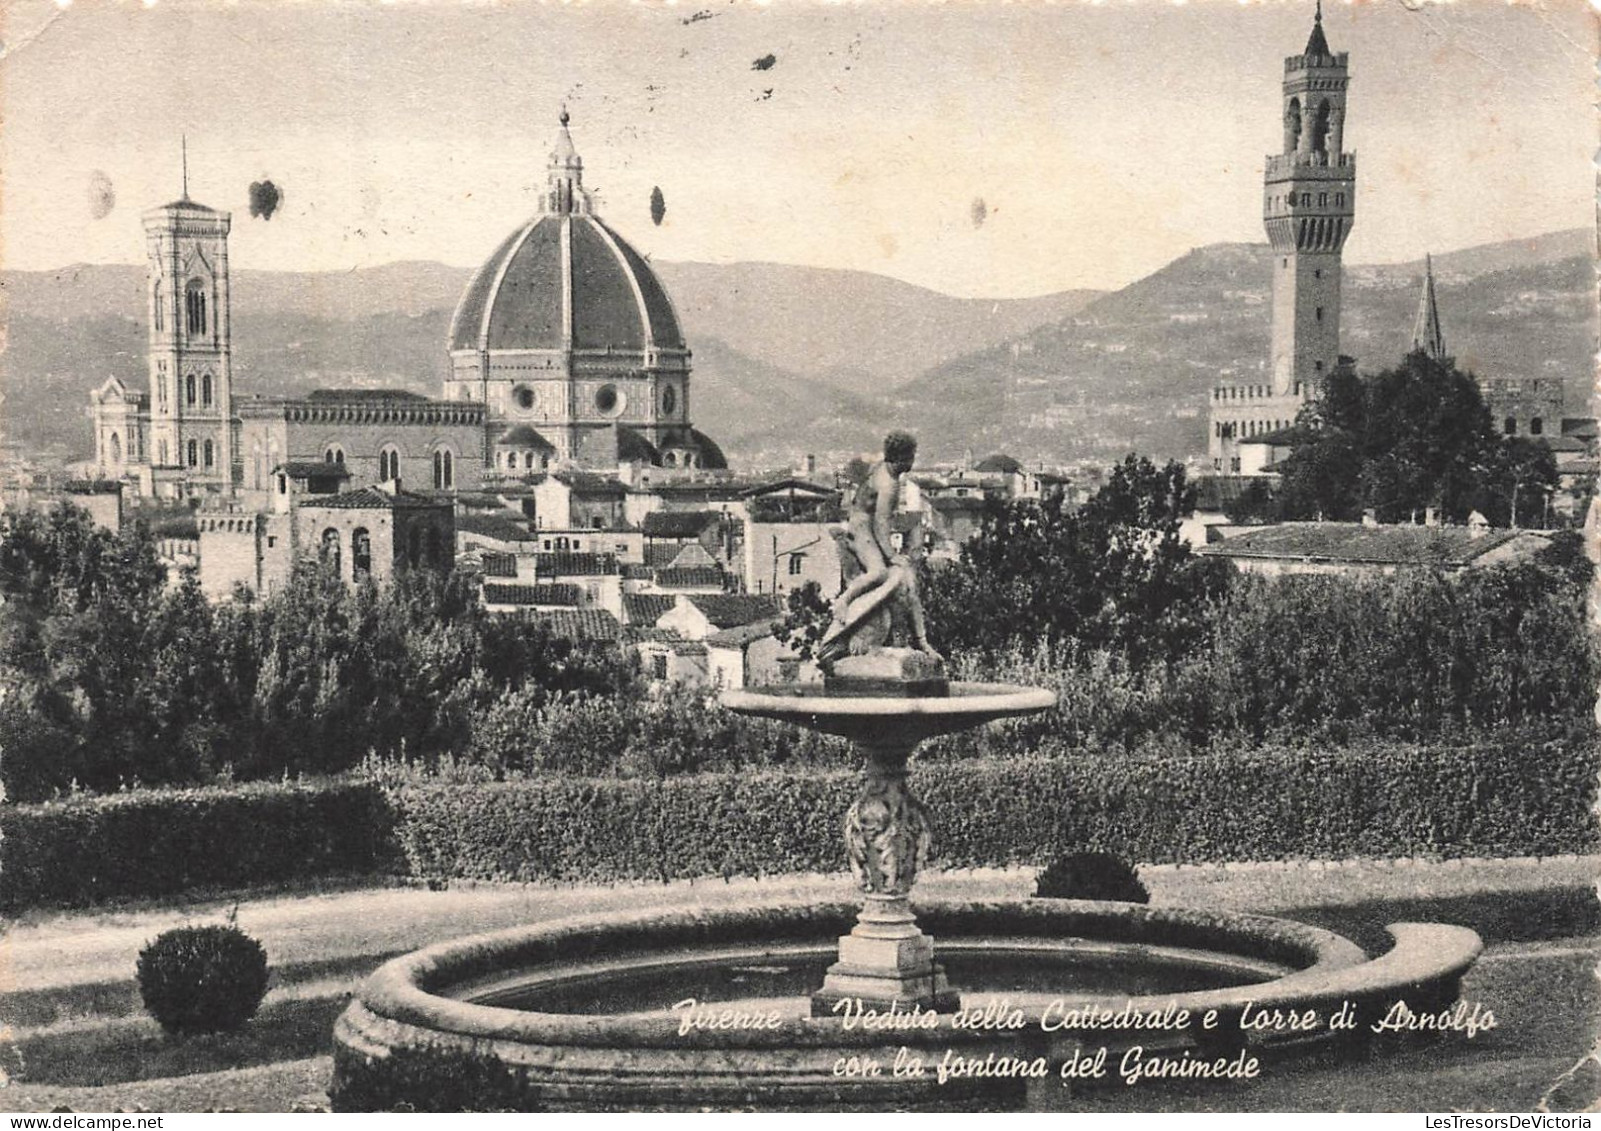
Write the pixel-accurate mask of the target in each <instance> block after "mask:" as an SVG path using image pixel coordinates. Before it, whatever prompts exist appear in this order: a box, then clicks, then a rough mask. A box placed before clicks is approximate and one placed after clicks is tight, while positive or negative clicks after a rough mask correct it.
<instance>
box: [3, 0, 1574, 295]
mask: <svg viewBox="0 0 1601 1131" xmlns="http://www.w3.org/2000/svg"><path fill="white" fill-rule="evenodd" d="M1413 7H1414V8H1417V10H1409V9H1408V8H1407V7H1404V6H1403V5H1402V4H1401V3H1400V2H1399V0H1395V2H1374V3H1369V4H1363V5H1360V6H1350V5H1347V4H1344V3H1332V4H1331V5H1330V7H1329V10H1328V12H1327V13H1326V15H1325V27H1326V29H1327V34H1328V38H1329V41H1330V43H1331V45H1332V46H1333V48H1334V50H1336V51H1349V52H1350V55H1351V73H1352V81H1351V91H1350V101H1349V111H1348V116H1347V125H1346V135H1345V136H1346V145H1347V148H1351V149H1354V150H1356V152H1357V153H1358V155H1359V169H1360V175H1359V179H1358V186H1357V216H1356V225H1355V229H1354V232H1353V235H1352V237H1351V240H1350V242H1349V244H1348V245H1347V259H1348V261H1352V262H1385V261H1394V260H1403V259H1410V258H1413V257H1416V256H1421V255H1422V254H1423V252H1424V251H1426V250H1433V251H1446V250H1450V249H1453V248H1458V247H1463V246H1468V245H1471V244H1475V243H1482V242H1487V241H1491V240H1497V239H1506V238H1512V237H1517V236H1526V235H1533V234H1536V233H1539V232H1545V231H1552V230H1556V229H1561V228H1574V227H1583V226H1586V225H1589V224H1591V223H1593V217H1594V193H1595V176H1594V170H1593V167H1592V157H1591V155H1592V154H1593V153H1594V151H1595V149H1596V147H1597V129H1596V117H1595V114H1594V112H1593V109H1592V103H1593V97H1594V91H1595V67H1594V58H1595V55H1596V38H1597V28H1596V17H1595V16H1594V14H1593V13H1592V12H1591V10H1590V9H1589V8H1588V7H1587V6H1586V5H1585V4H1584V3H1583V0H1550V2H1549V3H1547V4H1545V5H1544V6H1542V7H1533V6H1509V5H1507V4H1505V3H1501V2H1499V0H1497V2H1494V3H1491V2H1483V0H1464V2H1460V3H1455V4H1451V5H1444V6H1434V5H1423V6H1421V7H1419V6H1418V5H1417V4H1416V3H1414V4H1413ZM4 8H5V21H4V28H5V39H6V55H5V57H4V59H3V60H0V107H3V110H4V125H3V132H0V169H3V171H4V182H3V191H4V198H3V212H0V237H3V240H4V243H3V254H4V261H5V265H6V266H8V267H15V268H23V269H41V268H51V267H58V266H62V265H66V264H70V263H75V262H96V263H99V262H124V263H138V262H142V256H143V248H142V235H141V229H140V225H139V212H140V211H141V210H142V209H144V208H147V207H150V206H152V205H155V204H160V203H163V202H165V201H167V200H170V199H172V198H174V197H175V196H177V195H178V190H179V156H178V153H179V137H180V135H181V134H183V133H185V132H187V134H188V137H189V169H190V179H189V187H190V194H191V196H193V197H194V198H195V199H197V200H200V201H202V202H204V203H207V204H211V205H212V206H214V207H218V208H226V209H230V210H232V211H233V212H234V232H235V235H234V239H233V244H232V258H233V263H234V266H235V267H236V268H269V269H302V270H322V269H348V268H350V267H354V266H367V265H372V264H378V263H384V262H388V261H392V260H397V259H437V260H442V261H444V262H447V263H451V264H457V265H463V266H471V265H475V264H477V263H478V262H479V261H481V260H482V259H483V258H484V257H485V256H486V255H487V254H488V253H489V252H490V251H491V250H492V249H493V247H494V245H495V244H496V243H497V242H498V241H499V240H500V239H501V238H502V237H503V236H504V235H505V233H506V232H507V231H509V230H510V229H511V228H512V227H514V226H515V225H516V224H517V223H518V222H519V221H520V220H521V219H522V218H524V217H526V216H527V215H529V214H530V213H531V212H533V211H534V209H535V196H536V193H537V191H538V187H539V186H540V185H541V184H542V183H543V180H544V166H545V160H546V155H547V153H548V152H549V149H550V143H551V140H552V137H553V135H554V132H555V126H556V116H557V113H558V110H559V107H560V105H561V103H562V102H563V101H565V102H566V103H567V105H568V107H569V109H570V111H571V114H572V129H573V138H574V140H575V142H576V143H577V146H578V149H579V152H580V153H581V154H582V156H583V158H584V163H585V171H586V180H587V182H588V183H589V184H590V185H591V186H592V187H595V188H598V189H599V190H600V193H601V205H602V215H604V216H605V217H606V218H607V219H608V220H609V221H611V222H612V224H613V225H614V226H615V227H617V228H618V229H619V230H620V231H621V232H622V233H623V234H624V235H625V236H627V237H628V238H629V239H630V240H631V241H632V242H634V243H635V244H636V245H637V246H639V247H640V249H641V250H643V251H645V252H646V253H648V254H651V255H653V256H655V257H657V258H661V259H674V260H702V261H733V260H770V261H777V262H785V263H802V264H813V265H820V266H833V267H851V268H860V269H864V270H870V271H876V272H880V273H882V274H887V275H893V276H896V277H898V278H901V279H906V280H908V281H911V282H914V283H920V284H923V285H925V286H929V287H933V288H935V289H937V290H941V291H945V292H947V293H951V294H960V295H984V296H1011V295H1027V294H1039V293H1044V292H1048V291H1054V290H1060V289H1063V288H1069V287H1104V288H1110V287H1117V286H1121V285H1123V284H1125V283H1128V282H1130V281H1132V280H1133V279H1135V278H1138V277H1140V276H1141V275H1144V274H1146V273H1148V272H1150V271H1152V270H1155V269H1156V268H1158V267H1160V266H1161V265H1162V264H1164V263H1166V262H1167V261H1169V260H1170V259H1172V258H1174V257H1175V256H1177V255H1181V254H1183V253H1184V252H1186V251H1187V250H1188V249H1190V248H1191V247H1194V246H1199V245H1202V244H1207V243H1213V242H1218V241H1226V240H1245V241H1253V242H1260V241H1262V240H1263V239H1264V238H1265V237H1264V236H1263V234H1262V225H1261V215H1260V206H1261V202H1260V197H1261V178H1262V159H1263V155H1264V154H1265V153H1267V152H1269V151H1270V150H1276V149H1277V148H1278V144H1279V139H1280V124H1279V123H1280V111H1279V98H1280V94H1279V89H1280V82H1281V80H1282V75H1283V70H1282V68H1283V63H1282V59H1283V57H1284V56H1285V55H1289V54H1294V53H1298V52H1299V51H1300V50H1301V48H1302V46H1303V45H1304V44H1305V42H1306V37H1307V33H1308V31H1309V30H1310V28H1311V22H1312V5H1311V3H1310V2H1309V0H1308V2H1304V3H1303V2H1300V0H1297V2H1296V3H1270V4H1254V5H1242V4H1240V3H1237V2H1234V0H1227V2H1224V0H1209V2H1200V3H1191V4H1188V5H1183V6H1177V5H1171V4H1157V3H1150V2H1143V3H1126V2H1122V3H1106V4H1088V3H1072V2H1069V3H1061V4H1055V5H1050V6H1046V5H1044V4H1037V3H1023V4H1012V5H1007V6H1000V5H996V4H947V5H942V6H939V7H934V6H930V5H925V4H920V3H912V2H897V3H889V2H884V3H872V2H868V3H861V4H853V5H826V6H825V5H822V4H819V3H813V2H803V0H774V2H773V3H771V4H770V5H765V6H758V5H754V4H748V3H739V4H729V3H728V2H727V0H699V2H697V0H687V2H684V3H678V4H673V5H655V4H630V5H624V4H622V3H609V2H596V3H589V4H586V5H570V6H564V5H560V4H557V3H533V2H523V3H517V2H506V3H501V4H484V3H476V4H470V5H469V4H453V3H445V2H435V3H429V4H407V3H400V4H389V5H384V6H378V5H376V4H364V3H357V2H345V3H340V4H334V3H299V4H285V3H276V4H268V3H259V2H257V3H253V2H250V0H241V2H238V3H235V4H232V5H230V6H226V7H225V6H222V5H220V4H198V3H185V2H174V0H156V2H155V3H154V4H152V5H150V6H148V7H146V6H141V5H140V4H138V3H128V2H123V3H115V4H111V3H101V2H93V0H77V2H76V3H72V4H70V5H69V6H67V7H65V8H61V7H58V5H57V4H55V3H49V2H45V3H39V2H37V0H6V2H5V4H4ZM698 12H704V13H705V14H706V15H707V16H708V17H709V18H699V19H697V18H693V17H695V16H696V14H697V13H698ZM768 55H771V56H772V57H773V62H772V64H771V66H770V67H768V68H767V69H765V70H761V69H755V67H754V64H755V62H756V61H757V60H758V59H762V58H764V57H765V56H768ZM97 174H103V178H101V177H97ZM264 177H270V178H271V179H272V180H273V181H274V182H275V183H277V184H279V185H281V186H283V188H284V190H285V192H286V203H285V206H284V208H283V209H282V211H280V212H279V213H278V214H277V215H276V216H274V217H273V218H272V220H271V221H270V222H269V221H263V220H259V219H251V218H250V217H249V215H248V211H247V207H246V206H247V187H248V185H249V184H250V182H251V181H253V180H259V179H261V178H264ZM105 181H109V183H110V186H111V188H112V190H113V191H114V194H115V200H116V203H115V207H114V208H113V209H112V210H111V211H110V212H109V214H106V215H104V216H99V217H97V216H96V214H95V213H96V212H97V211H99V210H100V209H96V208H94V207H93V205H92V201H91V197H92V195H93V194H92V193H91V185H92V184H94V183H101V184H104V182H105ZM657 185H659V186H660V187H661V189H662V192H663V194H664V196H665V198H666V203H667V215H666V221H665V223H663V224H662V225H661V226H660V227H655V226H653V225H652V223H651V220H650V213H649V197H650V191H651V188H652V187H653V186H657ZM978 200H982V201H983V202H984V213H985V216H984V219H983V222H982V224H975V213H976V211H977V210H976V209H975V203H974V202H975V201H978Z"/></svg>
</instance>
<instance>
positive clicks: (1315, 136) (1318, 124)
mask: <svg viewBox="0 0 1601 1131" xmlns="http://www.w3.org/2000/svg"><path fill="white" fill-rule="evenodd" d="M1328 140H1329V100H1328V99H1327V98H1325V99H1324V100H1323V101H1322V102H1319V103H1318V104H1317V113H1316V114H1315V115H1314V116H1313V118H1312V137H1311V142H1312V152H1313V153H1327V152H1328V151H1329V147H1328Z"/></svg>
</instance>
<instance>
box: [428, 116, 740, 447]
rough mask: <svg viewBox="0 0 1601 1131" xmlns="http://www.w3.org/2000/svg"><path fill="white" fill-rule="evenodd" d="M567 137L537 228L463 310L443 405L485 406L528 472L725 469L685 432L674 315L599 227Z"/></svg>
mask: <svg viewBox="0 0 1601 1131" xmlns="http://www.w3.org/2000/svg"><path fill="white" fill-rule="evenodd" d="M567 124H568V118H567V113H566V111H563V112H562V115H561V129H560V132H559V133H558V134H557V137H556V145H555V147H554V148H553V149H552V150H551V154H550V163H549V168H548V172H547V181H546V188H545V193H544V195H543V197H542V199H541V209H540V212H539V214H538V215H536V216H534V217H533V218H532V219H530V220H528V221H527V222H526V223H524V224H522V225H521V226H519V227H518V228H517V229H516V230H515V231H513V232H512V233H511V234H510V235H509V236H507V237H506V238H505V240H503V241H502V242H501V244H500V246H499V247H497V248H496V249H495V251H494V253H493V254H491V255H490V257H489V258H488V259H487V260H485V261H484V264H483V266H481V267H480V268H479V269H478V272H477V274H476V275H475V276H474V277H473V280H472V282H471V283H469V284H468V286H467V289H466V291H465V292H464V293H463V295H462V297H461V301H460V302H459V303H458V304H457V307H456V312H455V316H454V317H453V318H452V319H451V325H450V366H451V369H450V378H449V379H448V380H447V381H446V382H445V397H446V398H447V399H448V400H452V401H464V402H465V401H472V402H477V403H479V404H481V405H484V406H485V407H486V409H487V413H488V417H489V419H490V420H492V421H496V422H500V424H501V426H502V427H504V428H505V429H506V430H507V432H508V433H514V434H516V435H517V436H518V438H519V450H520V452H521V453H522V456H521V458H522V459H523V460H524V461H526V460H527V459H528V457H529V454H530V453H540V454H543V455H547V456H548V457H549V458H551V459H554V460H556V461H563V460H570V461H573V462H576V463H578V464H580V465H583V466H587V467H591V468H598V469H608V470H615V469H616V467H617V465H618V464H619V463H620V462H622V463H627V462H640V463H646V464H650V465H653V466H658V467H667V468H690V469H696V468H708V469H716V468H722V467H726V463H725V461H724V459H723V455H722V452H721V451H720V450H719V449H718V448H717V445H716V444H714V443H712V442H711V441H710V440H709V439H708V438H707V437H705V436H704V435H702V434H701V433H700V432H697V431H696V430H695V429H694V428H693V427H692V426H691V424H690V381H689V374H690V351H689V347H688V345H687V344H686V343H685V341H684V334H683V330H682V329H681V328H680V326H679V322H678V316H677V314H676V313H675V312H674V310H673V304H672V301H671V300H670V299H669V298H668V297H667V291H666V289H665V288H664V287H663V286H662V284H661V282H660V280H658V279H657V278H656V274H655V272H654V271H652V270H651V268H650V264H649V263H648V262H647V261H646V260H645V257H644V256H642V255H640V254H639V252H638V251H636V250H634V248H633V247H632V246H630V245H629V243H628V242H627V241H626V240H624V239H623V238H622V236H620V235H619V234H618V233H617V232H616V231H614V230H613V229H612V228H611V227H610V226H608V225H607V224H606V223H604V222H603V221H602V220H601V219H600V217H599V216H597V215H596V213H595V204H594V199H593V197H591V195H590V194H589V192H588V191H587V190H586V189H585V188H584V183H583V174H584V163H583V161H582V159H580V158H579V156H578V151H577V149H576V148H575V147H574V145H573V139H572V136H571V134H570V133H569V132H568V128H567ZM524 429H527V431H524ZM529 431H531V432H532V433H533V435H532V436H529V435H528V432H529ZM486 451H487V450H486ZM501 458H502V460H503V461H504V459H505V456H504V454H503V455H502V457H501Z"/></svg>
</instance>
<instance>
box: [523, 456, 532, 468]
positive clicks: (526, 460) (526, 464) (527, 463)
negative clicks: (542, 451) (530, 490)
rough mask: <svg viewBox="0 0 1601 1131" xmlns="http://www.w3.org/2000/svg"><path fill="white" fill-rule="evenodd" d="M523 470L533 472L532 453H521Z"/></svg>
mask: <svg viewBox="0 0 1601 1131" xmlns="http://www.w3.org/2000/svg"><path fill="white" fill-rule="evenodd" d="M523 470H524V471H532V470H534V453H533V452H524V453H523Z"/></svg>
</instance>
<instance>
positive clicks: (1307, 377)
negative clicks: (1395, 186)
mask: <svg viewBox="0 0 1601 1131" xmlns="http://www.w3.org/2000/svg"><path fill="white" fill-rule="evenodd" d="M1346 60H1347V56H1346V54H1345V53H1344V52H1340V53H1339V54H1335V53H1334V52H1333V51H1332V50H1330V48H1329V42H1328V39H1327V38H1326V37H1325V36H1324V34H1323V9H1322V4H1321V0H1320V3H1319V6H1318V10H1317V16H1316V18H1315V19H1314V22H1313V25H1312V34H1311V36H1310V37H1309V38H1308V39H1307V43H1306V49H1305V50H1304V51H1302V52H1301V54H1299V55H1291V56H1290V57H1288V58H1287V59H1285V60H1284V88H1283V99H1284V146H1283V151H1282V152H1280V153H1277V154H1271V155H1269V156H1268V158H1267V169H1266V173H1265V175H1264V178H1263V182H1264V183H1263V201H1262V217H1263V222H1264V224H1265V225H1266V227H1267V234H1268V240H1269V242H1270V243H1271V244H1272V247H1273V283H1272V294H1273V331H1272V350H1271V355H1270V365H1269V370H1270V373H1269V380H1268V381H1267V382H1266V383H1262V382H1258V383H1252V384H1235V383H1226V384H1220V385H1218V386H1216V387H1215V388H1214V389H1213V390H1212V394H1211V401H1210V404H1209V410H1210V411H1209V414H1208V415H1209V420H1208V424H1209V428H1208V435H1207V454H1208V456H1209V457H1210V458H1211V461H1212V467H1213V469H1214V470H1216V471H1222V472H1234V471H1237V470H1238V468H1237V467H1236V466H1235V463H1236V461H1237V460H1238V458H1239V453H1238V451H1237V450H1236V445H1237V443H1238V441H1240V440H1243V439H1248V438H1251V437H1254V436H1260V435H1266V434H1267V433H1270V432H1276V431H1279V430H1281V429H1283V428H1287V427H1289V426H1290V425H1291V424H1293V423H1294V422H1295V418H1296V415H1297V414H1298V413H1299V412H1300V411H1301V407H1302V406H1303V405H1304V404H1306V402H1307V401H1308V400H1309V399H1311V397H1312V396H1313V395H1314V394H1315V393H1316V391H1317V389H1318V387H1319V385H1320V384H1321V383H1322V380H1323V378H1324V377H1325V376H1326V375H1328V374H1329V373H1331V372H1333V370H1334V367H1335V366H1336V365H1338V364H1341V361H1342V359H1341V357H1340V276H1341V263H1340V257H1341V251H1342V249H1343V248H1344V246H1345V240H1346V237H1347V236H1348V235H1349V234H1350V231H1351V224H1352V222H1353V220H1354V218H1355V205H1356V155H1355V154H1353V153H1347V152H1346V151H1345V96H1346V86H1347V84H1348V83H1349V81H1350V79H1349V73H1348V70H1347V63H1346Z"/></svg>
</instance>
